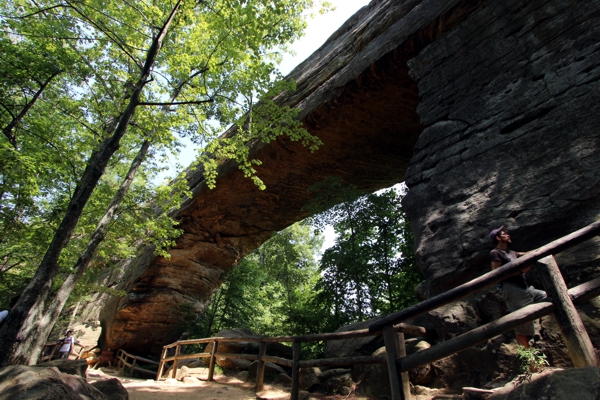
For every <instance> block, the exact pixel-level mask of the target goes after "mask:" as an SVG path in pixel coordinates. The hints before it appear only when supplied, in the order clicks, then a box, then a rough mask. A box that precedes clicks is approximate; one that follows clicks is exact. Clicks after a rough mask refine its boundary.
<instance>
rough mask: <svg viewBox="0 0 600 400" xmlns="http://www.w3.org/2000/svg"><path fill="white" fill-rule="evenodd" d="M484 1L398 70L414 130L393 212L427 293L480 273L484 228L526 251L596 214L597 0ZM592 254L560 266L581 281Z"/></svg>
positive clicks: (599, 169) (593, 262)
mask: <svg viewBox="0 0 600 400" xmlns="http://www.w3.org/2000/svg"><path fill="white" fill-rule="evenodd" d="M484 3H485V4H483V5H482V6H481V7H480V8H478V9H476V10H475V11H473V13H472V14H471V15H469V17H468V18H467V19H466V20H465V21H463V22H462V23H461V24H460V25H459V26H457V27H456V28H455V29H453V30H451V31H450V32H448V34H446V35H444V36H443V37H440V38H438V39H437V40H436V41H434V42H433V43H431V44H430V45H429V46H427V47H426V48H425V49H423V51H421V52H420V53H419V54H418V55H417V56H415V57H414V58H413V59H411V60H410V61H409V66H410V75H411V76H412V77H413V78H414V79H415V81H416V82H417V85H418V87H419V106H418V109H417V110H418V113H419V116H420V118H421V124H422V126H423V128H424V129H423V133H422V134H421V136H420V138H419V141H418V142H417V145H416V147H415V155H414V157H413V159H412V161H411V164H410V167H409V168H408V171H407V174H406V183H407V185H408V186H409V192H408V195H407V196H406V198H405V200H404V206H405V207H406V209H407V213H408V215H409V218H410V221H411V224H412V227H413V230H414V234H415V239H416V244H417V256H418V260H419V265H420V267H421V269H422V271H423V273H424V275H425V277H426V279H427V287H426V288H425V289H426V290H424V292H425V295H426V296H427V295H433V294H437V293H440V292H442V291H444V290H447V289H449V288H452V287H454V286H456V285H458V284H459V283H462V282H464V281H466V280H468V279H471V278H473V277H475V276H478V275H481V274H482V273H483V272H484V271H487V270H489V261H488V252H489V250H490V248H491V247H492V246H491V244H490V243H489V241H488V239H487V234H488V233H489V232H490V230H492V229H495V228H497V227H499V226H501V225H506V228H507V229H508V230H509V231H510V232H511V236H512V240H513V243H514V244H515V248H517V249H520V250H522V251H526V250H531V249H534V248H537V247H539V246H541V245H543V244H546V243H548V242H550V241H552V240H555V239H557V238H559V237H561V236H564V235H566V234H568V233H570V232H572V231H574V230H577V229H579V228H582V227H584V226H585V225H587V224H590V223H592V222H594V221H595V220H596V219H597V218H598V216H599V214H600V207H599V198H600V152H599V144H600V131H599V130H598V126H599V125H600V84H599V78H600V42H599V41H598V37H600V28H599V26H600V25H599V13H600V2H597V1H594V2H585V3H584V2H579V1H558V0H551V1H545V0H539V1H528V2H525V3H524V2H522V1H517V0H510V1H487V2H484ZM597 254H598V249H597V246H596V245H595V244H594V243H588V244H586V245H584V246H582V247H580V249H579V250H574V251H570V252H569V253H566V254H564V255H562V257H560V258H559V265H560V266H561V267H563V269H565V270H568V273H567V275H570V276H569V277H570V278H572V279H574V280H577V279H584V278H590V279H591V278H592V277H593V276H589V275H588V276H585V277H584V276H580V275H587V274H594V273H595V272H593V271H595V269H594V268H593V267H595V266H597V264H598V262H597V258H598V256H597ZM583 267H592V268H591V269H588V272H582V271H579V272H577V268H583ZM589 271H592V272H589ZM596 274H597V273H596Z"/></svg>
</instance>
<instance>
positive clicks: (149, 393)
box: [88, 368, 290, 400]
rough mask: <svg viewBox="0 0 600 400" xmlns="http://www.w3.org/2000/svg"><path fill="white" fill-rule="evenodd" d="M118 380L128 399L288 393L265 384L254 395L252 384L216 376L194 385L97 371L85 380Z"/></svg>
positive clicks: (233, 398) (277, 397)
mask: <svg viewBox="0 0 600 400" xmlns="http://www.w3.org/2000/svg"><path fill="white" fill-rule="evenodd" d="M111 378H117V379H119V380H120V381H121V383H122V384H123V386H124V387H125V389H127V392H128V393H129V398H130V399H131V400H151V399H152V400H173V399H174V398H175V399H177V400H192V399H194V400H249V399H257V398H260V399H269V400H284V399H289V397H290V395H289V390H288V391H286V390H285V388H284V387H275V386H267V385H265V391H264V392H261V393H259V396H257V394H256V393H254V387H253V386H254V385H253V384H252V383H248V382H244V381H241V380H239V379H237V378H234V377H229V376H224V375H220V376H215V381H213V382H208V381H205V380H198V381H197V382H194V383H183V382H180V381H177V380H175V379H167V380H166V381H155V380H153V379H138V378H130V377H125V376H121V375H119V374H118V373H117V371H116V369H111V368H100V369H98V370H93V369H89V370H88V381H89V382H93V381H97V380H104V379H111Z"/></svg>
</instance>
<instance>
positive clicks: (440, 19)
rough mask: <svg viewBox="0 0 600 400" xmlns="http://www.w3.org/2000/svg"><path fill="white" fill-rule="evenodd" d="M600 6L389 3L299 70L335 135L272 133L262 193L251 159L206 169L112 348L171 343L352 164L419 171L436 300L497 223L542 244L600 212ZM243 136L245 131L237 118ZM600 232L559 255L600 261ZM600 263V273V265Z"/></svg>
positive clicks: (128, 283) (471, 262) (364, 174)
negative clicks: (188, 313) (247, 258)
mask: <svg viewBox="0 0 600 400" xmlns="http://www.w3.org/2000/svg"><path fill="white" fill-rule="evenodd" d="M599 11H600V2H597V1H592V2H583V1H580V0H531V1H528V2H526V3H523V2H522V1H518V0H395V1H393V0H387V1H384V0H373V1H372V2H371V4H370V5H369V6H367V7H365V8H363V9H362V10H360V11H359V12H358V13H357V14H356V15H355V16H353V17H352V18H351V19H350V20H348V21H347V22H346V23H345V24H344V25H343V26H342V27H340V29H339V30H338V31H337V32H336V33H335V34H334V35H333V36H332V37H331V38H330V39H329V40H328V41H327V42H326V43H325V44H324V45H323V46H322V47H321V48H320V49H319V50H317V51H316V52H315V53H314V54H313V55H312V56H311V57H309V58H308V59H307V60H306V61H305V62H303V63H302V64H301V65H299V66H298V67H297V68H296V69H295V70H294V71H292V73H291V74H290V77H293V78H294V79H296V81H297V84H298V85H297V86H298V90H297V91H296V92H294V93H285V94H282V95H281V96H280V97H279V98H278V101H279V102H280V103H281V104H286V105H291V106H296V107H298V108H299V109H300V118H301V120H302V122H303V123H304V126H305V127H306V128H307V129H308V130H309V131H310V132H311V133H313V134H315V135H317V136H318V137H319V138H320V139H321V140H322V141H323V142H324V145H323V146H322V147H321V148H320V149H319V150H318V151H317V152H315V153H314V154H311V153H309V152H308V151H306V150H305V149H303V148H302V147H301V146H300V145H299V144H297V143H293V142H290V141H289V140H287V139H284V138H280V139H278V140H276V141H275V142H272V143H270V144H268V145H264V144H260V143H257V144H255V145H254V146H253V148H252V154H253V155H254V156H255V157H257V158H259V159H261V160H262V161H263V164H262V166H261V167H259V168H258V170H259V171H258V172H259V175H260V176H261V178H262V179H263V181H264V182H265V183H266V185H267V190H265V191H263V192H261V191H259V190H257V189H256V188H255V187H253V184H252V183H251V182H250V181H249V180H247V179H244V178H243V177H242V174H241V173H240V172H239V171H238V170H237V169H236V167H235V165H232V164H225V165H223V167H222V169H221V171H220V175H219V179H218V181H217V187H216V189H214V190H208V189H207V188H206V185H205V183H204V181H203V178H202V171H191V172H190V175H189V179H190V182H191V185H192V189H193V197H192V198H190V199H189V200H188V201H187V202H186V203H185V204H184V205H183V207H182V209H181V210H179V211H178V213H177V218H178V219H179V220H180V223H181V224H180V228H181V229H183V231H184V234H183V235H182V236H181V237H180V238H179V239H178V241H177V246H176V247H175V248H174V249H172V250H171V251H170V252H169V253H170V254H171V258H170V259H168V260H167V259H164V258H161V257H155V256H154V255H153V251H152V249H151V248H149V249H145V250H144V251H143V252H142V254H141V255H140V256H139V257H138V258H137V259H134V260H128V261H127V263H125V264H124V265H122V267H123V270H124V271H125V272H124V276H120V277H114V278H113V279H114V280H113V282H114V283H115V288H116V289H118V290H123V291H125V293H126V294H125V295H124V296H121V297H116V296H115V297H112V298H110V299H109V301H107V302H106V306H105V307H104V309H103V312H102V316H101V321H102V324H103V337H102V338H101V339H102V344H103V347H111V348H117V347H124V348H126V349H128V350H130V351H132V352H134V353H137V354H147V353H152V352H153V353H157V352H158V351H159V350H160V348H161V346H162V345H164V344H166V343H169V342H172V341H174V340H176V339H177V335H178V332H177V327H178V324H180V323H181V322H182V319H183V317H182V314H180V313H179V312H178V311H179V310H180V308H181V306H182V305H184V304H191V305H192V306H193V307H195V308H197V309H201V308H202V307H203V306H204V305H205V304H206V302H207V301H208V299H209V298H210V295H211V294H212V292H213V291H214V290H215V288H217V287H218V285H219V284H220V277H221V274H222V273H223V272H224V271H226V270H228V269H229V268H231V267H232V266H233V265H235V263H236V262H237V261H238V260H239V259H240V258H241V257H243V256H244V255H245V254H247V253H249V252H250V251H252V250H253V249H254V248H256V247H257V246H259V245H260V244H261V243H262V242H264V241H265V240H266V239H268V238H269V236H270V234H271V232H272V231H276V230H280V229H282V228H284V227H286V226H288V225H290V224H292V223H293V222H295V221H298V220H300V219H302V218H304V217H305V216H306V211H304V210H303V206H304V204H305V203H306V202H307V201H308V200H309V198H310V196H311V194H310V193H309V192H307V188H308V187H310V186H311V185H313V184H314V183H317V182H319V181H321V180H323V179H324V178H325V177H327V176H331V175H335V176H340V177H342V178H343V179H344V180H345V181H347V182H349V183H352V184H354V185H356V186H357V187H359V188H360V189H361V190H363V191H365V192H369V191H373V190H376V189H380V188H383V187H387V186H391V185H392V184H395V183H398V182H401V181H403V180H406V183H407V184H408V186H409V193H408V195H407V196H406V198H405V203H404V205H405V207H406V209H407V214H408V217H409V219H410V222H411V225H412V227H413V230H414V233H415V239H416V245H417V249H418V250H417V252H418V261H419V265H420V268H421V270H422V271H423V274H424V276H425V278H426V284H425V285H424V286H423V287H422V288H421V289H422V290H421V293H422V294H423V295H425V296H427V295H431V294H436V293H439V292H441V291H443V290H445V289H447V288H449V287H452V286H454V285H456V284H458V283H461V282H464V281H466V280H468V279H471V278H473V277H474V276H477V275H480V274H482V273H483V272H485V271H487V270H488V268H489V267H488V262H487V252H488V251H489V247H490V244H489V243H488V242H487V240H486V236H487V233H488V232H489V231H490V230H491V229H492V228H496V227H498V226H500V225H503V224H504V225H507V227H508V229H509V230H511V233H512V236H513V240H514V241H515V242H516V243H518V244H519V247H520V249H522V250H528V249H531V248H534V247H536V246H539V245H541V244H544V243H546V242H548V241H550V240H552V239H555V238H558V237H560V236H563V235H565V234H567V233H569V232H571V231H573V230H575V229H577V228H580V227H582V226H584V225H586V224H588V223H590V222H592V221H594V220H595V219H596V218H597V217H598V213H599V208H598V200H599V197H600V181H599V179H600V174H599V173H598V168H599V167H598V166H599V165H600V163H599V162H598V161H599V160H598V158H599V156H598V155H599V152H598V141H599V139H600V131H599V130H598V129H597V127H598V126H599V125H600V90H599V89H600V87H599V86H600V85H599V83H598V79H599V77H600V65H599V64H600V51H598V50H599V48H600V44H599V42H598V40H597V38H598V37H600V35H599V33H600V32H599V31H600V23H599V22H600V21H599V20H600V13H599ZM228 134H234V132H233V131H232V132H229V133H228ZM596 250H597V246H596V244H595V242H593V243H591V244H587V245H585V246H584V247H580V248H579V249H575V250H572V251H570V252H569V253H566V254H564V255H563V256H562V258H560V259H559V265H561V267H565V268H568V269H566V270H565V271H566V272H565V274H566V275H567V276H568V277H569V279H571V280H573V281H576V280H577V279H578V278H581V277H586V278H587V277H590V274H596V272H595V267H596V266H597V264H598V262H597V256H596V254H597V251H596ZM590 271H592V272H590Z"/></svg>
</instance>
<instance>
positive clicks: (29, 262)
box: [0, 0, 320, 362]
mask: <svg viewBox="0 0 600 400" xmlns="http://www.w3.org/2000/svg"><path fill="white" fill-rule="evenodd" d="M316 4H320V2H318V1H315V2H313V0H301V1H295V0H277V1H276V2H272V1H267V0H251V1H237V0H210V1H188V0H169V1H150V2H148V1H138V0H133V1H128V2H120V1H113V0H86V1H67V2H59V3H56V2H53V1H49V0H37V1H31V0H11V1H7V0H0V21H1V22H2V27H1V28H0V60H1V61H2V62H0V128H2V136H0V232H2V234H1V235H0V285H2V286H1V287H2V289H8V290H2V291H0V292H2V293H3V294H2V296H1V297H0V301H3V302H5V301H6V299H8V298H10V297H11V296H12V294H14V293H15V292H20V291H22V290H23V287H24V286H25V284H26V283H27V282H29V286H28V288H27V289H26V291H25V292H24V294H25V295H23V296H21V299H20V300H19V303H18V304H17V307H19V310H20V311H19V312H18V313H13V315H10V316H9V318H10V319H15V321H13V323H11V324H10V329H11V330H13V329H18V327H16V325H17V324H18V325H19V326H21V324H23V323H24V321H25V320H26V319H28V320H29V325H27V324H26V325H27V326H25V331H24V332H25V336H26V337H27V338H29V339H31V338H33V335H34V333H33V332H40V331H39V330H36V329H33V327H32V326H31V324H33V323H34V322H35V321H38V320H39V319H38V318H37V317H36V316H35V315H37V314H36V313H38V314H40V313H41V314H43V313H44V310H43V309H41V308H39V307H38V306H40V307H41V306H42V305H43V304H48V303H49V301H50V300H51V297H52V294H53V293H58V292H56V291H57V290H58V287H59V286H60V282H61V279H62V278H65V279H68V278H69V277H71V276H73V274H76V273H77V271H76V270H75V269H74V267H73V266H74V265H76V262H78V261H77V260H78V259H79V258H80V256H81V255H82V254H83V252H88V251H89V252H90V253H93V259H92V265H93V266H95V267H96V268H106V267H108V266H110V265H113V264H114V262H115V261H116V260H117V259H119V258H123V257H131V256H133V255H135V254H136V252H137V249H138V248H139V245H140V244H141V243H143V242H150V243H152V244H154V245H156V246H157V249H158V251H159V252H161V251H163V250H164V249H165V248H167V247H168V246H170V245H171V244H172V240H173V238H174V237H176V236H177V235H178V230H177V228H176V226H173V225H174V221H173V220H172V219H170V218H169V214H168V212H169V211H171V210H172V209H173V208H175V207H177V206H178V204H179V203H180V202H181V199H182V198H183V197H185V196H186V195H187V194H188V193H187V187H186V182H185V180H184V179H176V180H174V182H173V183H172V184H171V185H168V186H160V185H157V184H156V183H155V180H156V177H157V175H158V174H159V173H161V171H163V170H164V169H165V166H164V165H165V164H164V161H165V156H166V154H168V153H169V152H177V151H178V150H180V149H181V142H180V141H181V140H182V139H183V138H186V139H191V140H192V141H193V142H195V143H199V144H205V143H207V142H210V141H211V140H212V139H214V138H216V137H217V136H218V134H219V133H220V132H222V131H223V130H224V129H225V127H227V126H229V125H230V124H232V123H236V122H239V121H243V116H244V115H245V114H246V113H247V112H248V111H250V110H251V109H252V108H253V107H252V105H254V104H265V105H268V106H269V107H270V108H266V109H265V111H264V112H265V113H268V114H269V115H266V116H264V118H263V120H264V122H262V123H263V126H261V127H260V129H263V128H264V127H265V126H269V127H272V130H270V131H268V132H267V133H265V134H264V135H263V136H264V137H260V134H259V132H258V130H257V129H256V128H254V127H253V124H252V121H249V122H248V123H247V124H245V125H244V126H245V127H246V128H245V129H246V130H247V131H248V134H247V135H246V133H245V132H242V133H241V136H240V138H238V139H235V140H233V141H232V142H233V143H231V147H230V149H229V150H228V152H226V153H224V154H217V155H216V156H212V157H213V159H216V160H218V163H220V162H224V158H233V159H234V161H236V162H238V163H239V164H240V166H241V167H242V168H246V167H247V166H248V165H252V163H256V162H258V161H249V160H248V157H249V154H248V153H247V151H246V150H245V145H246V144H247V143H248V141H249V140H271V139H272V137H273V135H283V134H286V135H290V137H292V138H298V139H299V140H303V141H304V142H305V143H312V144H313V145H318V144H319V142H318V140H317V139H316V138H312V137H310V136H307V135H306V133H305V131H302V130H300V129H297V128H298V126H297V125H294V124H293V123H291V121H293V117H294V114H293V112H291V110H288V109H281V110H278V109H277V108H274V107H273V104H272V103H269V100H268V99H265V100H263V103H260V101H259V100H261V99H263V97H264V96H266V95H267V94H269V93H270V92H269V91H270V90H277V89H278V88H281V87H280V86H279V87H278V86H277V85H276V83H275V82H276V81H277V80H278V79H280V78H281V76H280V75H278V74H277V71H276V69H275V63H276V62H277V61H278V59H279V58H280V53H281V51H285V48H286V44H287V43H288V42H290V41H293V40H295V39H296V38H298V37H299V35H301V33H302V29H303V28H304V26H305V17H306V14H305V11H306V10H308V9H310V8H311V7H313V6H314V5H316ZM244 99H245V100H244ZM259 110H260V107H259V106H258V105H257V106H256V112H254V113H252V114H253V115H257V114H259V113H258V111H259ZM275 114H276V115H275ZM271 117H273V118H272V119H269V118H271ZM288 122H290V123H289V124H288ZM280 123H286V124H287V125H286V126H284V127H280V125H279V124H280ZM244 135H246V136H244ZM145 143H148V144H149V146H150V147H149V148H147V149H146V150H143V151H142V148H143V147H144V144H145ZM209 150H211V149H209ZM137 157H141V158H142V159H143V167H142V168H141V169H139V170H138V171H137V172H136V173H135V174H133V176H127V174H128V171H129V170H130V166H131V165H133V163H134V161H135V160H136V158H137ZM215 166H216V165H212V166H211V165H209V166H208V167H207V173H208V175H209V179H210V174H211V168H212V167H215ZM247 170H248V171H250V173H249V176H252V178H253V179H254V180H255V181H256V182H257V184H258V185H259V186H260V185H261V183H260V180H259V178H258V177H257V176H256V174H255V172H254V171H252V169H251V168H250V169H247ZM126 179H131V184H130V186H126V187H124V186H123V184H122V183H123V182H125V180H126ZM128 185H129V184H128ZM120 190H124V192H126V193H125V194H124V196H122V197H119V196H117V194H118V192H119V191H120ZM115 199H116V200H117V204H115V205H114V207H113V203H114V202H115ZM109 209H111V212H110V213H109V214H108V215H107V214H106V212H107V210H109ZM103 218H108V219H109V221H108V223H107V224H105V225H102V224H100V221H102V220H103ZM99 228H101V229H100V231H98V229H99ZM96 232H99V233H98V236H97V237H98V238H99V240H100V241H101V244H100V245H99V246H98V247H95V246H92V247H90V246H89V244H90V241H91V238H92V235H93V234H95V233H96ZM162 254H165V253H164V251H163V252H162ZM82 265H84V268H85V263H84V264H82ZM32 276H33V279H32V280H30V278H31V277H32ZM77 279H79V278H77ZM63 289H64V290H67V289H66V288H64V287H63ZM68 290H71V289H68ZM68 290H67V291H68ZM4 293H6V295H5V294H4ZM60 307H62V306H60ZM33 309H36V310H35V311H32V310H33ZM16 319H19V321H16ZM7 329H9V328H6V329H4V328H3V329H2V331H0V335H2V337H3V338H4V339H3V340H2V341H0V343H2V344H1V345H0V346H5V345H6V346H9V347H10V343H9V342H8V340H12V339H10V338H11V337H12V336H11V335H10V334H9V333H8V331H7ZM4 335H6V336H4ZM5 339H7V340H5ZM20 347H21V348H22V349H25V348H26V346H25V345H23V344H22V345H21V346H20ZM23 353H27V351H26V350H23ZM0 354H2V355H1V356H0V362H1V361H2V358H3V357H4V354H6V352H0Z"/></svg>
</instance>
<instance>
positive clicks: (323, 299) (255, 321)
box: [187, 179, 422, 358]
mask: <svg viewBox="0 0 600 400" xmlns="http://www.w3.org/2000/svg"><path fill="white" fill-rule="evenodd" d="M324 183H326V184H325V185H319V187H316V188H313V189H315V190H318V192H319V194H318V195H317V196H315V201H316V202H319V203H322V202H323V201H324V200H323V199H324V198H327V199H329V200H332V201H334V200H333V199H334V197H337V196H340V195H341V196H342V197H344V196H349V197H346V198H350V199H351V200H347V201H345V202H342V203H340V204H337V205H336V206H334V207H332V208H330V209H329V210H327V211H325V212H322V213H318V214H316V215H315V216H313V217H312V218H310V219H308V220H306V221H304V223H297V224H295V225H292V226H291V227H289V228H287V229H285V230H283V231H281V232H278V233H275V234H274V235H273V237H272V238H271V239H270V240H268V241H267V242H265V243H264V244H263V245H262V246H261V247H260V248H258V249H257V250H255V251H254V252H253V253H252V254H250V255H249V256H247V257H245V258H244V259H242V260H241V261H240V263H239V264H238V265H237V266H235V267H233V268H232V269H231V270H230V271H229V273H228V274H227V276H226V277H225V279H224V283H223V285H222V286H221V287H220V288H219V289H218V290H217V291H216V292H215V293H214V294H213V296H212V298H211V300H210V302H209V303H208V305H207V307H206V309H205V311H204V312H203V313H202V314H200V315H198V316H197V317H196V318H192V315H190V318H189V319H190V320H193V322H192V323H191V324H190V326H188V327H187V329H188V332H189V333H190V334H191V335H192V336H193V337H196V338H200V337H210V336H213V335H215V334H217V332H219V331H220V330H226V329H233V328H247V329H250V330H251V331H253V332H254V333H258V334H263V335H269V336H289V335H303V334H311V333H323V332H333V331H335V330H337V329H338V328H340V327H341V326H343V325H347V324H350V323H353V322H360V321H363V320H366V319H368V318H371V317H375V316H381V315H385V314H388V313H392V312H396V311H398V310H400V309H402V308H406V307H408V306H409V305H412V304H414V303H415V302H416V297H415V292H414V288H415V286H416V285H418V284H419V283H420V282H421V281H422V276H421V273H420V271H419V270H418V267H417V265H416V262H415V256H414V248H413V236H412V232H411V230H410V226H409V224H408V222H407V221H406V219H405V216H404V212H403V210H402V207H401V203H400V201H401V199H402V197H403V196H402V192H400V191H398V190H396V189H393V188H392V189H389V190H385V191H381V192H378V193H373V194H370V195H366V196H358V197H356V193H357V191H356V189H355V188H352V187H350V186H348V185H345V184H344V183H343V182H342V181H341V180H337V179H333V180H331V179H328V180H326V181H325V182H324ZM329 223H332V224H333V227H334V230H335V232H336V234H337V237H336V240H335V243H334V244H333V245H332V246H331V247H330V248H328V249H326V250H325V251H324V253H323V254H322V255H321V254H320V253H321V250H320V248H321V244H322V240H323V238H322V235H321V234H320V233H319V229H314V226H317V227H320V228H323V227H324V226H326V225H327V224H329ZM319 255H321V258H320V260H319V259H318V256H319ZM359 296H361V297H360V298H359ZM190 310H191V309H190ZM322 350H323V349H322V348H321V347H320V346H319V345H318V344H313V345H312V346H308V345H307V346H305V347H304V350H303V352H305V353H306V354H305V356H306V357H309V358H314V357H318V356H319V355H320V354H321V352H322Z"/></svg>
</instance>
